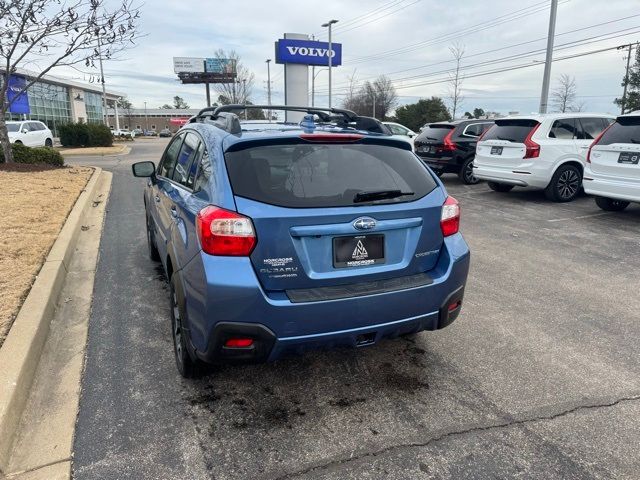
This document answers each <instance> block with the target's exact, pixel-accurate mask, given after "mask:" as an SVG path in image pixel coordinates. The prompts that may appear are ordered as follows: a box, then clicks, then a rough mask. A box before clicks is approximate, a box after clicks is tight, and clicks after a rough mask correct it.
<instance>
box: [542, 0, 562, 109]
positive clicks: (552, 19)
mask: <svg viewBox="0 0 640 480" xmlns="http://www.w3.org/2000/svg"><path fill="white" fill-rule="evenodd" d="M557 13H558V0H551V12H550V13H549V33H548V35H547V56H546V58H545V61H544V76H543V77H542V93H541V95H540V113H547V103H549V82H550V81H551V62H552V61H553V41H554V38H555V35H556V15H557Z"/></svg>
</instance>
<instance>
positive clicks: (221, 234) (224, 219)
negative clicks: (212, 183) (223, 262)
mask: <svg viewBox="0 0 640 480" xmlns="http://www.w3.org/2000/svg"><path fill="white" fill-rule="evenodd" d="M196 231H197V232H198V238H199V239H200V245H201V247H202V251H203V252H205V253H208V254H209V255H219V256H234V257H246V256H248V255H249V254H251V252H252V251H253V248H254V247H255V246H256V243H257V239H256V234H255V230H254V229H253V223H252V222H251V219H250V218H248V217H245V216H243V215H240V214H238V213H236V212H231V211H229V210H224V209H222V208H219V207H215V206H213V205H209V206H208V207H205V208H203V209H202V210H200V212H199V213H198V216H197V217H196Z"/></svg>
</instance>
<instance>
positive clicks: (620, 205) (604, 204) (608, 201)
mask: <svg viewBox="0 0 640 480" xmlns="http://www.w3.org/2000/svg"><path fill="white" fill-rule="evenodd" d="M629 203H630V202H625V201H624V200H615V199H613V198H606V197H596V205H598V206H599V207H600V208H601V209H602V210H605V211H607V212H621V211H622V210H624V209H625V208H627V207H628V206H629Z"/></svg>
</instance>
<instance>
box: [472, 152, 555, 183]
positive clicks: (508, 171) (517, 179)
mask: <svg viewBox="0 0 640 480" xmlns="http://www.w3.org/2000/svg"><path fill="white" fill-rule="evenodd" d="M476 158H477V157H476ZM473 172H474V175H475V176H476V177H477V178H479V179H481V180H487V181H489V182H496V183H504V184H507V185H516V186H519V187H535V188H546V186H547V185H548V184H549V181H550V178H548V175H547V173H548V172H546V171H545V172H544V174H542V173H541V172H537V171H536V169H535V168H533V165H532V164H531V162H528V163H523V164H521V165H518V166H515V167H496V166H486V165H482V164H479V165H478V164H477V161H476V162H474V165H473Z"/></svg>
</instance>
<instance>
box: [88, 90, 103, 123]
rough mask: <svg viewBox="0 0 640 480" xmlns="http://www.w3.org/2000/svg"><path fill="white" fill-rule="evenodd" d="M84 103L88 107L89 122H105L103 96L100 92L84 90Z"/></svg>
mask: <svg viewBox="0 0 640 480" xmlns="http://www.w3.org/2000/svg"><path fill="white" fill-rule="evenodd" d="M84 104H85V107H86V109H87V123H103V122H104V114H103V112H102V97H101V96H100V94H99V93H93V92H84Z"/></svg>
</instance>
